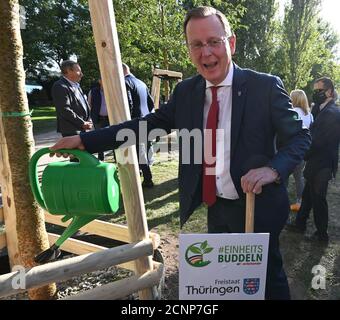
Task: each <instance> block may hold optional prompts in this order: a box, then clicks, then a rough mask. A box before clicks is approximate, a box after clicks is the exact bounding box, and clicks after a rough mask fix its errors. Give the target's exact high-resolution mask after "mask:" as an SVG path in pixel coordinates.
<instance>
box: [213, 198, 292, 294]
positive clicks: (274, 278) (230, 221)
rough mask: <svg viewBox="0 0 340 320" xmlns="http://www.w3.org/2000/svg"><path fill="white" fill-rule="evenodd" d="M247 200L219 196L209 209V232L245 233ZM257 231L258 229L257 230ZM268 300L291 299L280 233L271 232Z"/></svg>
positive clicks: (267, 281) (267, 284)
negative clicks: (280, 244)
mask: <svg viewBox="0 0 340 320" xmlns="http://www.w3.org/2000/svg"><path fill="white" fill-rule="evenodd" d="M244 231H245V201H244V200H241V199H239V200H227V199H222V198H217V201H216V203H215V204H214V205H213V206H211V207H209V209H208V232H209V233H243V232H244ZM255 231H256V230H255ZM265 297H266V299H267V300H290V293H289V286H288V281H287V277H286V274H285V272H284V270H283V266H282V257H281V253H280V248H279V234H276V233H270V237H269V250H268V265H267V279H266V294H265Z"/></svg>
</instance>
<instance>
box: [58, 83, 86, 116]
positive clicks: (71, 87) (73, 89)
mask: <svg viewBox="0 0 340 320" xmlns="http://www.w3.org/2000/svg"><path fill="white" fill-rule="evenodd" d="M62 79H63V81H64V83H65V84H66V85H67V87H68V88H69V90H70V91H71V92H72V94H73V96H74V99H75V100H77V101H78V104H79V105H80V106H81V109H82V110H84V112H85V116H86V118H87V117H88V115H89V106H88V103H87V101H86V99H85V97H84V101H85V106H86V110H85V109H84V108H83V102H82V101H80V99H79V98H78V95H77V94H76V92H75V90H76V89H75V88H74V87H73V86H72V85H71V84H70V83H69V82H68V81H67V80H66V79H65V78H62ZM79 88H80V87H79ZM80 93H81V94H82V95H83V91H82V90H81V88H80ZM83 96H84V95H83Z"/></svg>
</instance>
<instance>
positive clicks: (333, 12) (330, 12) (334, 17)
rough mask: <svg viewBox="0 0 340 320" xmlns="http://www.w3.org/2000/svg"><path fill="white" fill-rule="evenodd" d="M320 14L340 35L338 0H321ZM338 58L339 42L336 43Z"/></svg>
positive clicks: (339, 56) (339, 4) (339, 7)
mask: <svg viewBox="0 0 340 320" xmlns="http://www.w3.org/2000/svg"><path fill="white" fill-rule="evenodd" d="M322 1H323V4H322V9H321V16H322V18H323V19H324V20H326V21H327V22H329V23H330V24H331V25H332V27H333V28H334V30H335V31H336V32H337V33H338V35H339V37H340V17H339V13H340V0H322ZM338 59H340V44H338Z"/></svg>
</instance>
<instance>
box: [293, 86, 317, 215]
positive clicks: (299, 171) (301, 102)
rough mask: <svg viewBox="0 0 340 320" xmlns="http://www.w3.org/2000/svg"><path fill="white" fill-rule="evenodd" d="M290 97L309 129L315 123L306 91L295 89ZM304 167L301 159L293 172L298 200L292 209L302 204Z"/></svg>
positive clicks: (295, 209) (304, 125) (304, 124)
mask: <svg viewBox="0 0 340 320" xmlns="http://www.w3.org/2000/svg"><path fill="white" fill-rule="evenodd" d="M290 98H291V100H292V104H293V107H294V109H295V111H296V112H297V113H298V115H299V117H300V119H301V120H302V125H303V127H304V128H307V129H309V127H310V125H311V124H312V123H313V115H312V114H311V112H310V108H309V105H308V99H307V96H306V93H305V92H304V91H303V90H298V89H297V90H293V91H292V92H291V93H290ZM304 167H305V161H301V163H300V164H298V165H297V166H296V168H295V169H294V172H293V176H294V180H295V189H296V202H295V203H294V204H292V205H291V206H290V210H292V211H299V209H300V206H301V198H302V191H303V187H304V179H303V169H304Z"/></svg>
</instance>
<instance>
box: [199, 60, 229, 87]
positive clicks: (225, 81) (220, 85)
mask: <svg viewBox="0 0 340 320" xmlns="http://www.w3.org/2000/svg"><path fill="white" fill-rule="evenodd" d="M233 76H234V64H233V63H232V62H230V64H229V71H228V74H227V76H226V77H225V79H224V80H223V81H222V82H221V83H219V84H218V85H217V86H216V87H231V85H232V83H233ZM205 83H206V88H210V87H215V85H213V84H212V83H211V82H210V81H208V80H205Z"/></svg>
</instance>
